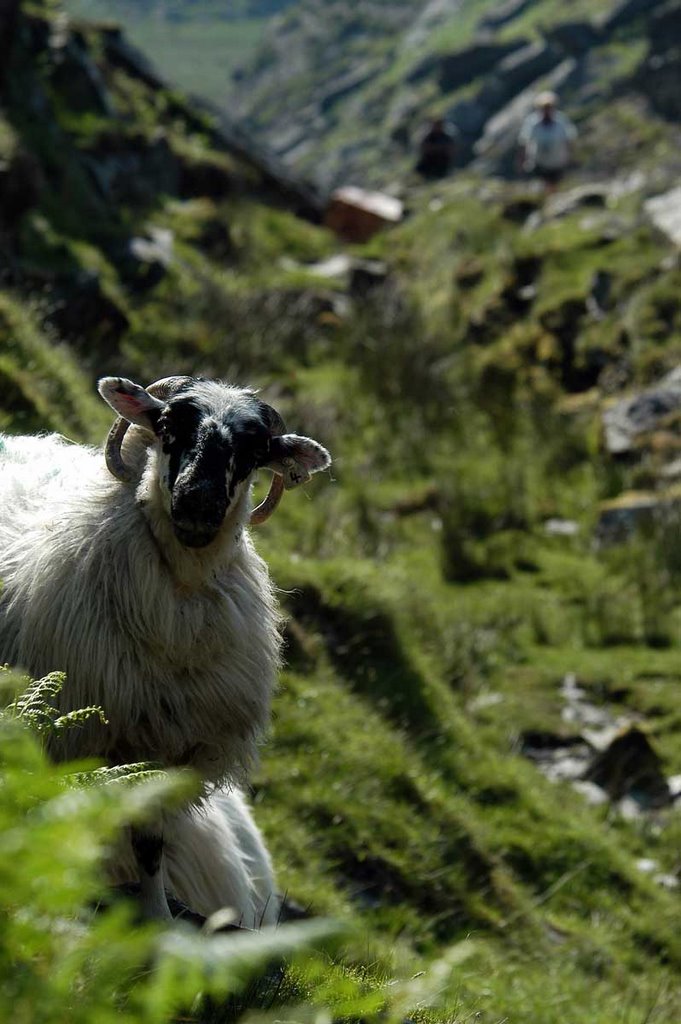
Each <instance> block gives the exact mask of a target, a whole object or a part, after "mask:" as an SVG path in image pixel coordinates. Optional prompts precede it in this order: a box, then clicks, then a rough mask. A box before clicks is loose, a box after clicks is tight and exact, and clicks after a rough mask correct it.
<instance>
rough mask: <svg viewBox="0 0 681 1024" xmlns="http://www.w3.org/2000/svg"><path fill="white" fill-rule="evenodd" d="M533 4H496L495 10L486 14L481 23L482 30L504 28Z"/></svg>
mask: <svg viewBox="0 0 681 1024" xmlns="http://www.w3.org/2000/svg"><path fill="white" fill-rule="evenodd" d="M531 3H532V0H505V2H504V3H501V4H495V7H494V10H492V11H490V12H489V14H486V15H485V17H484V18H482V19H481V20H480V22H479V25H480V28H481V29H498V28H503V27H504V25H508V24H509V22H511V21H513V20H514V19H515V18H517V17H518V16H519V15H521V14H522V13H523V11H525V10H527V8H528V7H529V6H530V4H531Z"/></svg>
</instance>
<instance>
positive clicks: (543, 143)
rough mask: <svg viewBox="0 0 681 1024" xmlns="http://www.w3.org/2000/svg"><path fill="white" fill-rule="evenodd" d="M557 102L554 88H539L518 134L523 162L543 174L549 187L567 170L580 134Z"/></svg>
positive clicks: (531, 171)
mask: <svg viewBox="0 0 681 1024" xmlns="http://www.w3.org/2000/svg"><path fill="white" fill-rule="evenodd" d="M557 102H558V97H557V96H556V94H555V93H554V92H540V93H539V95H538V96H537V97H536V99H535V101H534V105H535V110H534V112H533V113H531V114H529V115H528V117H526V118H525V120H524V122H523V125H522V127H521V129H520V134H519V136H518V161H519V164H520V166H521V167H522V169H523V170H524V171H527V172H528V173H530V174H534V175H536V176H537V177H538V178H541V179H542V180H543V182H544V184H545V185H546V188H547V190H552V189H554V188H555V187H556V185H557V184H558V182H559V181H560V179H561V178H562V176H563V174H564V173H565V170H566V168H567V167H568V165H569V163H570V160H571V158H572V144H573V143H574V141H575V139H576V138H577V129H576V128H575V126H574V125H573V123H572V121H571V120H570V119H569V118H568V117H566V116H565V114H561V112H560V111H559V110H557V109H556V105H557Z"/></svg>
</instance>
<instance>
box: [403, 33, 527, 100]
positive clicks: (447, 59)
mask: <svg viewBox="0 0 681 1024" xmlns="http://www.w3.org/2000/svg"><path fill="white" fill-rule="evenodd" d="M526 45H527V41H526V40H524V39H514V40H510V41H508V42H504V43H497V42H480V43H474V44H473V45H472V46H467V47H464V48H463V49H461V50H455V51H454V52H453V53H445V54H433V55H431V56H429V57H427V58H426V59H425V60H423V61H421V63H420V64H417V65H416V67H415V68H414V69H413V70H412V71H411V72H410V74H409V75H407V81H408V82H411V83H415V82H419V81H421V79H423V78H430V77H433V76H435V77H436V79H437V82H438V85H439V87H440V89H441V90H442V92H451V91H452V90H454V89H458V88H459V87H460V86H462V85H466V84H467V83H468V82H470V81H473V80H474V79H476V78H479V77H480V75H485V74H487V72H488V71H491V70H492V68H494V67H495V66H496V65H497V64H498V63H499V62H500V61H502V60H503V59H504V58H505V57H508V56H509V55H510V54H512V53H515V52H516V51H517V50H520V49H522V48H523V47H524V46H526Z"/></svg>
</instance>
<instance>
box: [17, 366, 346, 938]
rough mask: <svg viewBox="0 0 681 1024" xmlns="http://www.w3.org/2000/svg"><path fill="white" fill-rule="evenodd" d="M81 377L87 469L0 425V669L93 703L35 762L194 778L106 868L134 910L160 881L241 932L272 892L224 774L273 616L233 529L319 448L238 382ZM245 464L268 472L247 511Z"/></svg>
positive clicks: (255, 717) (249, 750)
mask: <svg viewBox="0 0 681 1024" xmlns="http://www.w3.org/2000/svg"><path fill="white" fill-rule="evenodd" d="M99 391H100V394H101V395H102V397H103V398H104V400H105V401H106V402H108V403H109V405H110V406H111V407H112V408H113V409H114V411H115V412H116V413H117V414H118V417H119V419H118V420H117V421H116V423H115V424H114V426H113V428H112V430H111V432H110V434H109V438H108V440H107V445H106V450H105V457H106V465H105V459H103V458H102V452H101V451H100V450H97V449H93V448H88V447H84V446H79V445H74V444H71V443H69V442H67V441H65V440H64V439H62V438H60V437H57V436H47V437H19V438H14V437H7V436H5V437H3V438H0V470H1V471H0V580H2V582H3V590H2V593H1V594H0V663H2V662H9V663H11V664H13V665H17V666H20V667H22V668H23V669H25V670H26V671H27V672H29V673H30V674H31V675H33V676H35V677H39V676H42V675H45V674H46V673H48V672H50V671H52V670H55V669H59V670H62V671H64V672H65V673H66V683H65V686H64V688H63V690H62V693H61V695H60V697H59V698H58V700H59V702H60V708H61V709H62V710H70V709H73V708H78V707H85V706H89V705H93V704H94V705H100V706H102V707H103V708H104V710H105V712H106V716H107V719H108V724H107V725H106V726H104V725H102V724H101V723H99V722H98V721H97V720H96V719H90V720H89V721H88V722H87V723H85V724H84V725H83V726H82V727H81V728H78V729H73V730H69V731H68V733H66V734H65V735H64V736H60V738H59V741H58V743H57V742H56V741H54V742H53V743H52V745H51V752H52V753H53V755H54V756H58V757H60V758H81V757H98V758H104V759H105V760H106V761H107V762H108V763H110V764H125V763H130V762H137V761H151V762H156V763H158V764H160V765H162V766H163V767H182V766H188V767H191V768H192V769H194V771H195V772H197V773H198V775H199V776H200V778H201V780H202V783H203V798H202V799H201V800H200V801H197V803H196V805H193V806H192V807H190V808H187V809H186V810H184V811H181V812H176V813H174V814H166V815H164V818H163V821H162V823H161V822H159V824H158V825H157V826H155V827H153V828H152V827H147V828H145V829H142V830H140V829H137V830H136V829H133V830H132V846H131V855H130V856H128V857H127V858H126V857H123V858H122V860H121V863H120V864H119V865H118V871H117V873H116V877H117V880H119V881H123V880H132V879H133V878H134V877H135V875H137V876H138V877H139V880H140V885H141V892H142V901H143V906H144V909H145V911H146V913H147V914H148V915H150V916H155V917H159V916H161V917H167V916H168V907H167V901H166V896H165V892H164V886H165V887H167V888H168V889H169V890H170V891H171V892H172V893H173V894H174V895H175V896H176V897H177V898H178V899H180V900H182V901H183V902H185V903H186V904H187V905H188V906H190V907H191V908H192V909H193V910H195V911H197V912H199V913H201V914H204V915H206V916H207V915H209V914H210V913H212V912H214V911H215V910H217V909H219V908H221V907H223V906H229V907H232V908H233V909H234V911H235V914H236V917H237V919H238V920H240V921H241V922H242V923H243V924H244V925H246V926H248V927H253V926H257V925H258V924H260V923H261V922H268V921H271V920H273V919H274V918H276V914H277V903H276V900H275V899H274V897H273V885H274V883H273V878H272V871H271V866H270V862H269V858H268V855H267V852H266V850H265V847H264V844H263V842H262V839H261V837H260V835H259V833H258V831H257V828H256V826H255V824H254V823H253V820H252V818H251V816H250V812H249V811H248V808H247V806H246V804H245V802H244V800H243V797H242V796H241V793H240V792H239V790H238V789H237V788H236V784H238V783H239V782H240V781H242V780H243V779H244V778H245V777H246V773H247V772H248V769H249V767H250V766H251V765H252V764H253V761H254V759H255V756H256V748H257V742H258V739H259V738H260V736H261V735H262V733H263V731H264V730H265V728H266V727H267V725H268V722H269V717H270V701H271V697H272V693H273V691H274V688H275V686H276V679H277V672H278V668H279V657H280V631H279V624H280V623H279V612H278V608H277V603H276V600H275V597H274V595H273V590H272V585H271V581H270V578H269V574H268V571H267V568H266V566H265V563H264V562H263V561H262V559H261V558H260V557H259V556H258V554H257V553H256V551H255V550H254V548H253V545H252V542H251V539H250V536H249V533H248V530H247V529H246V527H247V526H248V524H249V521H250V522H262V521H264V519H265V518H267V516H268V515H269V514H270V513H271V512H272V511H273V509H274V507H276V504H277V503H278V500H279V498H280V497H281V493H282V490H283V489H284V488H291V487H294V486H296V485H298V484H299V483H302V482H304V481H306V480H308V479H309V477H310V474H311V473H315V472H318V471H319V470H321V469H324V468H326V467H327V466H328V465H329V464H330V457H329V454H328V452H327V451H326V450H325V449H324V448H322V447H321V445H319V444H318V443H317V442H316V441H313V440H311V439H310V438H306V437H299V436H297V435H294V434H286V433H285V428H284V425H283V423H282V421H281V418H280V417H279V415H278V413H276V412H275V410H274V409H272V408H271V407H270V406H268V405H266V404H265V403H264V402H262V401H261V400H260V399H259V398H258V397H257V396H256V395H255V393H254V392H253V391H250V390H247V389H243V388H238V387H234V386H231V385H228V384H224V383H222V382H219V381H209V380H198V379H194V378H189V377H170V378H166V379H164V380H163V381H159V382H157V383H156V384H154V385H151V386H150V387H149V388H147V389H144V388H143V387H141V386H139V385H137V384H134V383H132V382H131V381H129V380H126V379H123V378H118V377H106V378H104V379H103V380H101V381H100V382H99ZM107 467H108V469H107ZM261 467H267V468H269V469H270V470H272V471H273V474H274V475H273V481H272V486H271V488H270V493H269V494H268V497H267V498H266V499H265V501H263V502H262V504H261V505H260V506H259V507H258V508H257V509H255V510H252V508H251V482H252V480H253V476H254V474H255V471H256V470H257V469H259V468H261ZM133 857H134V859H133Z"/></svg>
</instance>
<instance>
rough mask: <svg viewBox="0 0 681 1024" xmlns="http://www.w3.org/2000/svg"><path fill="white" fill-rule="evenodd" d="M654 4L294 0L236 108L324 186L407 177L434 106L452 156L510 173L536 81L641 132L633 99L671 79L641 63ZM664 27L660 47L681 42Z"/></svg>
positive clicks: (576, 112) (651, 0)
mask: <svg viewBox="0 0 681 1024" xmlns="http://www.w3.org/2000/svg"><path fill="white" fill-rule="evenodd" d="M662 6H663V4H662V3H658V2H656V0H643V2H641V0H601V2H598V3H590V4H586V5H585V4H582V3H576V4H572V5H571V6H570V10H569V11H566V10H565V8H564V7H563V6H562V5H560V4H557V3H555V2H554V0H537V2H533V3H526V2H522V0H510V2H509V3H506V4H502V5H498V4H493V3H484V2H480V0H452V2H449V3H446V2H444V3H443V2H436V3H431V4H426V5H425V6H424V5H421V4H411V3H410V4H402V5H397V7H396V5H389V8H388V7H387V6H383V5H374V7H373V8H372V10H371V13H369V12H368V11H366V14H365V10H366V9H365V5H363V6H362V15H361V16H359V15H358V14H357V12H356V11H355V10H354V8H351V7H349V6H348V5H346V4H342V3H338V4H335V5H328V4H325V5H319V4H316V3H313V2H308V3H302V2H301V3H300V4H298V5H296V6H295V7H292V8H291V10H289V11H287V12H285V13H284V14H282V15H281V16H280V17H279V18H277V19H275V20H274V21H273V22H272V24H271V26H270V28H269V33H268V37H267V40H266V41H265V43H264V44H263V46H262V48H261V50H260V52H259V54H258V55H257V56H256V57H255V59H254V60H253V62H252V63H251V65H250V67H249V68H248V69H247V70H246V72H245V73H244V74H243V75H242V76H241V77H240V80H239V83H238V88H240V89H241V93H240V103H239V108H238V109H239V111H240V113H241V114H242V116H243V117H244V118H245V119H246V122H247V124H248V125H249V126H250V127H252V128H253V130H255V131H257V132H258V133H259V134H260V135H261V136H262V137H263V138H264V139H265V140H266V141H267V142H268V143H269V144H270V145H271V146H272V148H273V149H274V150H275V151H276V152H277V153H278V154H279V155H281V156H284V157H285V158H286V159H287V160H288V161H290V163H291V164H292V165H293V166H295V167H296V168H298V169H299V170H304V171H306V172H310V173H314V174H315V175H316V177H317V180H318V181H319V182H321V183H322V184H323V185H324V186H329V185H331V184H334V183H338V182H341V181H343V180H353V181H355V182H357V183H359V184H367V183H373V184H378V185H383V186H385V185H394V184H395V183H396V182H400V181H401V182H404V179H405V177H406V176H408V174H409V172H410V170H411V168H412V167H413V164H414V152H415V146H416V143H417V140H418V137H419V135H420V133H422V132H423V130H424V126H425V124H426V123H427V121H428V119H429V118H432V117H434V116H444V117H446V118H448V120H449V121H450V122H451V123H452V124H454V125H456V126H457V128H458V130H459V132H460V136H461V142H460V146H459V155H458V160H459V163H460V164H467V163H469V162H470V161H471V160H474V159H476V158H482V159H484V161H485V163H486V165H489V164H491V165H492V166H493V167H494V168H495V169H504V170H509V169H510V167H511V166H512V164H511V163H510V161H509V154H510V153H512V148H513V143H514V140H515V137H516V135H517V130H518V127H519V124H520V121H521V119H522V117H523V116H524V114H525V113H527V112H528V111H529V110H530V109H531V104H532V98H533V96H534V95H535V94H536V92H537V90H538V89H540V88H548V87H550V88H552V89H554V90H555V91H557V92H558V93H559V95H560V97H561V101H562V103H563V104H564V106H565V107H566V108H567V110H568V111H569V113H570V114H571V115H572V116H573V117H574V118H575V120H576V122H577V124H578V126H580V127H581V126H582V125H583V124H585V123H586V124H588V119H589V116H590V115H591V113H592V112H593V110H594V108H595V107H598V108H599V109H602V108H603V107H604V105H605V104H608V105H609V106H614V107H615V109H614V110H613V112H612V116H613V117H614V118H615V119H619V118H622V119H624V118H627V120H628V121H629V131H630V133H631V135H632V136H633V139H634V140H635V139H637V138H638V137H640V138H641V139H642V140H645V139H647V137H648V134H647V133H648V124H647V122H648V119H649V118H650V116H651V115H650V113H649V112H648V111H647V110H645V109H640V107H641V105H642V104H643V106H644V107H645V103H646V101H647V99H648V98H649V97H650V96H651V95H652V96H653V99H655V98H656V96H657V95H658V94H659V88H658V85H659V82H658V81H657V79H662V78H665V74H666V77H667V79H668V81H669V83H670V85H671V81H672V77H673V73H672V72H670V71H667V72H666V73H665V70H664V69H663V68H659V67H658V68H657V70H656V71H655V72H654V74H653V75H652V76H651V75H650V70H651V69H650V68H649V69H648V72H649V73H648V74H641V73H640V71H641V62H642V60H643V58H644V55H645V51H646V42H645V37H646V35H647V32H648V26H649V25H650V21H651V18H654V14H655V11H656V10H657V8H660V7H662ZM397 12H399V13H397ZM673 35H674V33H673V31H672V34H671V37H670V36H669V35H668V34H667V45H669V46H671V45H672V44H673V45H675V46H678V42H676V43H674V40H673ZM675 60H676V64H675V67H676V73H677V74H678V56H677V57H676V58H675ZM667 93H668V95H669V96H671V92H670V90H669V88H667ZM237 95H239V92H237ZM667 105H668V104H667ZM620 107H622V108H623V112H622V113H620ZM667 112H668V111H667ZM663 113H664V111H663ZM678 113H679V111H678V106H677V107H676V108H675V110H674V113H673V114H672V116H678ZM587 134H588V129H587ZM584 155H585V156H586V157H587V158H588V159H590V160H591V161H592V163H593V162H594V160H595V167H593V168H592V170H597V171H600V172H601V173H610V172H611V171H612V169H613V164H612V163H609V162H608V156H609V154H608V152H607V151H606V153H605V154H603V159H602V160H598V155H599V153H598V150H597V149H592V148H590V147H588V145H587V148H586V149H585V154H584Z"/></svg>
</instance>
